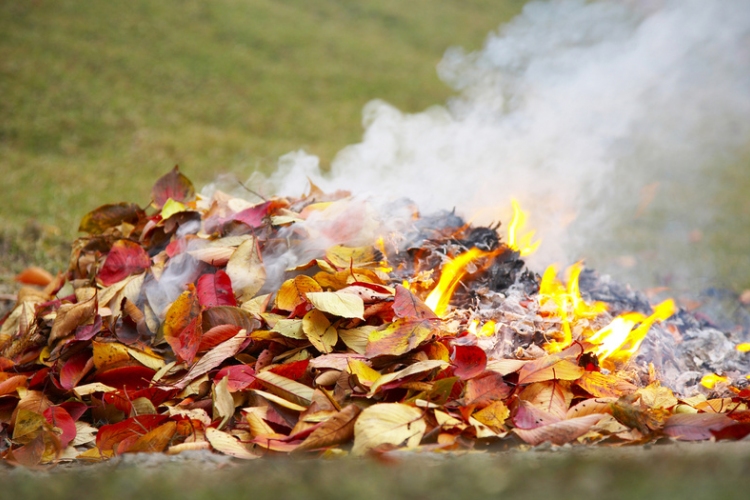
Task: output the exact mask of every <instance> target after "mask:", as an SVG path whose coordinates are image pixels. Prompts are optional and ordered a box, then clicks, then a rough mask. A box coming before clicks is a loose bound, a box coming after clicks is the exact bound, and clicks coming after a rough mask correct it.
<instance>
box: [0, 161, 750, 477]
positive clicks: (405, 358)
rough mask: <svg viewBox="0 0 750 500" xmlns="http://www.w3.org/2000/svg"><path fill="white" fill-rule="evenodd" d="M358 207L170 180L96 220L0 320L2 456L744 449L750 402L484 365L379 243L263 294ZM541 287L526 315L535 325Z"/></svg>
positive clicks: (577, 358)
mask: <svg viewBox="0 0 750 500" xmlns="http://www.w3.org/2000/svg"><path fill="white" fill-rule="evenodd" d="M349 202H350V201H349V199H348V198H347V195H346V194H345V193H336V194H335V195H331V196H328V195H325V194H324V193H321V192H320V191H319V190H318V189H316V188H315V187H314V186H313V187H312V189H311V193H310V194H309V195H307V196H304V197H301V198H299V199H291V198H272V199H269V200H265V201H262V202H260V203H255V204H252V203H249V202H247V201H244V200H240V199H238V198H235V197H232V196H228V195H226V194H224V193H222V192H216V193H215V194H214V195H213V196H212V197H211V198H210V199H203V198H202V197H200V196H198V195H196V193H195V190H194V188H193V186H192V184H191V183H190V181H189V180H188V179H187V178H186V177H185V176H184V175H182V174H181V173H180V172H179V171H178V170H177V169H176V168H175V169H174V170H173V171H171V172H170V173H168V174H167V175H165V176H164V177H162V178H161V179H159V180H158V182H157V183H156V185H155V186H154V189H153V191H152V203H151V205H150V207H146V208H145V209H143V208H141V207H139V206H138V205H135V204H129V203H121V204H116V205H105V206H102V207H100V208H98V209H96V210H94V211H93V212H91V213H89V214H87V215H86V216H85V217H84V218H83V220H82V222H81V226H80V229H81V231H83V232H85V233H87V234H88V236H86V237H83V238H81V239H79V240H78V241H76V242H75V244H74V246H73V251H72V255H71V263H70V268H69V270H68V271H67V273H65V274H60V275H58V276H57V277H53V276H50V275H48V274H46V273H44V272H42V271H41V270H38V269H29V270H27V271H26V272H25V273H23V274H22V275H20V276H19V280H20V281H22V282H24V283H26V284H27V286H24V287H23V288H22V289H21V290H20V292H19V294H18V302H17V304H16V306H15V308H14V309H13V310H12V311H11V312H10V313H9V314H8V315H6V317H5V318H3V320H2V326H1V329H0V453H1V454H2V456H3V457H4V459H5V460H6V461H8V462H10V463H15V464H22V465H26V466H36V465H38V464H47V463H55V462H58V461H60V460H81V461H84V460H85V461H98V460H104V459H107V458H110V457H113V456H116V455H120V454H123V453H136V452H166V453H170V454H176V453H180V452H183V451H185V450H214V451H216V452H220V453H225V454H228V455H231V456H234V457H238V458H243V459H253V458H257V457H261V456H263V455H266V454H287V453H294V454H299V453H316V454H323V455H327V456H336V455H342V454H352V455H356V456H359V455H364V454H372V453H384V452H391V451H393V450H395V449H409V450H431V451H437V450H449V451H455V450H468V449H472V448H484V447H488V446H492V447H495V448H498V449H501V448H504V447H507V446H528V445H531V446H535V445H540V444H542V443H551V444H552V445H564V444H566V443H574V444H591V443H603V444H628V443H646V442H651V441H654V440H658V439H681V440H705V439H738V438H742V437H744V436H745V435H747V434H748V433H750V411H748V408H747V404H748V399H747V398H748V397H750V391H747V392H746V391H736V393H734V394H732V393H730V394H729V397H716V398H712V399H707V398H706V397H704V396H696V397H692V398H680V397H677V396H675V395H674V394H673V393H672V391H671V390H669V389H668V388H666V387H662V386H660V384H659V382H658V380H657V377H656V375H655V374H652V375H653V376H652V377H651V380H649V381H647V382H648V383H647V384H642V383H641V382H640V380H638V379H636V378H633V377H631V376H629V375H628V372H627V371H626V370H623V371H622V372H619V371H618V372H607V371H606V370H605V371H602V370H600V369H599V368H598V366H597V363H596V362H595V360H592V359H591V356H590V355H588V354H586V353H584V346H582V345H581V344H579V343H574V344H572V345H571V346H569V347H568V348H567V349H564V350H562V351H561V352H557V353H554V354H547V353H545V352H544V351H543V350H542V349H537V350H536V351H535V352H536V353H537V354H535V355H534V356H535V357H534V356H528V355H526V356H525V357H526V358H527V359H517V358H516V357H511V358H509V359H488V356H487V354H486V352H485V350H483V349H482V348H481V347H479V345H478V344H479V343H480V342H479V340H480V339H478V338H477V336H476V334H473V333H469V332H468V331H467V329H468V325H467V324H466V321H464V320H463V319H462V318H465V315H463V316H462V315H461V314H460V311H459V312H457V313H456V314H453V315H449V316H448V319H446V318H440V317H438V316H437V315H436V314H435V313H434V312H433V311H432V310H431V309H430V308H429V307H427V306H426V305H425V303H424V302H423V300H422V297H421V296H422V292H421V291H420V290H421V289H422V288H424V289H426V288H429V285H431V284H433V282H434V278H435V277H436V276H432V277H429V276H425V277H424V279H419V278H418V277H414V280H413V281H414V282H415V284H414V286H408V287H406V286H402V285H401V284H398V283H401V281H402V278H403V276H402V274H403V271H404V269H405V268H409V269H411V268H412V267H410V266H411V264H410V265H409V266H406V265H402V266H399V269H396V270H394V269H392V268H391V267H390V264H388V259H389V256H387V255H384V254H383V252H384V251H385V249H384V248H383V246H382V244H380V245H379V244H378V243H377V242H376V241H373V242H372V244H371V245H365V246H343V245H333V246H331V247H329V248H327V249H324V250H321V251H320V252H319V254H317V255H311V257H310V259H309V262H307V263H306V264H304V265H302V266H298V267H296V268H294V269H291V270H286V272H285V274H283V278H284V279H282V280H281V281H280V285H278V286H277V285H275V284H274V283H272V282H271V281H269V276H270V274H271V273H270V272H269V269H267V266H268V262H266V261H264V257H267V256H269V255H274V256H278V255H280V253H281V252H282V251H283V250H284V249H292V250H293V249H294V247H295V245H302V244H303V243H304V242H306V241H308V240H309V239H311V238H321V239H323V241H325V238H327V237H328V236H330V235H326V234H313V233H314V231H312V230H310V229H309V228H306V226H305V225H304V224H302V223H303V222H304V221H306V220H308V219H309V218H310V217H321V216H323V217H325V216H326V215H325V214H328V213H332V212H333V213H338V214H341V213H343V219H342V218H339V219H336V220H335V221H334V223H332V224H331V225H330V227H329V229H330V230H331V231H338V232H341V231H344V232H345V231H348V230H349V229H350V228H348V226H347V224H346V223H345V221H346V219H347V217H348V215H347V214H346V209H347V206H348V205H347V204H348V203H349ZM336 206H338V207H343V212H342V211H341V210H338V211H337V210H333V211H331V210H330V209H331V207H336ZM321 214H323V215H321ZM342 220H343V221H344V222H342ZM415 221H416V219H415ZM416 223H417V222H415V224H416ZM297 226H299V230H298V229H295V228H296V227H297ZM316 227H320V226H316ZM487 231H488V230H487V229H486V228H485V229H484V233H486V232H487ZM495 239H497V238H495ZM433 243H434V242H433ZM307 248H308V249H307V250H306V251H307V252H310V250H309V248H310V247H307ZM312 248H315V246H314V245H313V247H312ZM313 253H315V252H314V251H313ZM498 253H499V252H496V253H495V255H497V254H498ZM390 258H391V261H395V260H396V258H395V257H392V256H391V257H390ZM391 264H392V263H391ZM511 267H513V269H516V268H517V266H516V264H515V263H514V264H512V266H511ZM176 270H179V271H180V272H179V273H177V271H176ZM514 272H515V271H514ZM399 273H401V274H399ZM436 273H437V271H436ZM178 275H179V276H180V278H181V280H182V281H180V283H179V285H178V286H179V287H181V288H180V289H178V290H177V291H174V290H173V288H174V286H176V285H174V283H172V279H173V278H174V277H175V276H178ZM506 275H507V273H506ZM514 276H515V274H514ZM523 276H524V278H523V279H525V280H526V281H527V282H528V281H529V279H530V278H529V276H533V275H532V274H530V273H525V274H523ZM476 279H480V277H477V278H476ZM504 279H505V278H504ZM34 285H35V286H34ZM170 286H171V287H172V288H170ZM269 286H270V287H273V288H272V289H268V288H269ZM529 290H530V291H529V292H528V293H529V295H528V296H527V297H526V300H525V301H522V302H521V304H522V305H523V304H526V305H528V307H529V308H530V309H532V310H533V311H534V312H533V314H538V311H539V298H538V296H536V295H535V294H534V291H533V287H531V288H530V289H529ZM548 314H549V315H553V314H554V311H550V312H549V313H548ZM489 334H490V335H491V334H492V332H490V333H489Z"/></svg>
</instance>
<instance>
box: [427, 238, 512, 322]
mask: <svg viewBox="0 0 750 500" xmlns="http://www.w3.org/2000/svg"><path fill="white" fill-rule="evenodd" d="M496 254H497V252H484V251H482V250H480V249H478V248H476V247H474V248H472V249H470V250H469V251H467V252H464V253H462V254H461V255H459V256H458V257H456V258H455V259H453V260H450V261H448V263H447V264H445V265H444V266H443V271H442V273H441V274H440V281H438V284H437V286H436V287H435V288H434V289H433V290H432V291H431V292H430V294H429V295H428V296H427V299H425V304H427V306H428V307H429V308H430V309H432V310H433V311H435V314H437V315H438V316H440V317H442V316H443V315H445V313H446V311H447V310H448V303H449V302H450V300H451V297H452V296H453V292H454V291H455V290H456V287H457V286H458V284H459V283H460V281H461V278H463V277H464V276H465V275H466V273H467V272H468V270H467V268H468V266H469V265H471V264H474V263H477V262H478V261H480V260H481V259H484V258H486V257H494V256H495V255H496Z"/></svg>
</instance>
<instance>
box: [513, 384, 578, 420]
mask: <svg viewBox="0 0 750 500" xmlns="http://www.w3.org/2000/svg"><path fill="white" fill-rule="evenodd" d="M518 397H519V398H520V399H521V400H523V401H528V402H529V403H531V404H532V405H534V406H536V407H537V408H539V409H541V410H544V411H546V412H548V413H550V414H552V415H554V416H555V417H556V418H558V419H564V418H565V415H566V414H567V412H568V407H569V406H570V402H571V401H572V400H573V393H571V392H570V390H569V389H568V388H566V387H565V386H564V385H562V384H560V383H558V382H553V381H547V382H537V383H535V384H532V385H530V386H528V387H526V388H524V390H523V391H521V393H520V394H519V395H518Z"/></svg>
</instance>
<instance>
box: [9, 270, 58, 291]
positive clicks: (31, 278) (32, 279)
mask: <svg viewBox="0 0 750 500" xmlns="http://www.w3.org/2000/svg"><path fill="white" fill-rule="evenodd" d="M53 279H55V277H54V276H52V275H51V274H50V273H48V272H47V271H45V270H44V269H42V268H41V267H37V266H31V267H27V268H26V269H24V270H23V271H21V272H20V273H18V274H17V275H16V277H15V280H16V281H17V282H19V283H23V284H24V285H38V286H47V285H49V284H50V283H51V282H52V280H53Z"/></svg>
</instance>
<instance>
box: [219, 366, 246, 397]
mask: <svg viewBox="0 0 750 500" xmlns="http://www.w3.org/2000/svg"><path fill="white" fill-rule="evenodd" d="M224 377H228V378H227V387H228V388H229V392H237V391H241V390H242V389H246V388H247V387H249V386H250V385H251V384H252V383H253V382H255V370H253V369H252V367H250V366H247V365H232V366H225V367H224V368H222V369H221V370H219V373H217V374H216V376H215V377H214V382H215V383H219V382H221V379H223V378H224Z"/></svg>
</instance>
